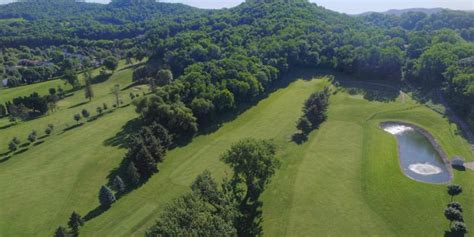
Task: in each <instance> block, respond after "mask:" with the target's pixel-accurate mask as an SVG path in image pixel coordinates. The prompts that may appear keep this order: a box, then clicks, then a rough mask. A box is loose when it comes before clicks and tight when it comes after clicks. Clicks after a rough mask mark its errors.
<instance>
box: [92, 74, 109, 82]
mask: <svg viewBox="0 0 474 237" xmlns="http://www.w3.org/2000/svg"><path fill="white" fill-rule="evenodd" d="M111 76H112V74H102V75H97V76H95V77H94V78H92V80H91V83H92V84H99V83H102V82H105V81H107V80H109V78H110V77H111Z"/></svg>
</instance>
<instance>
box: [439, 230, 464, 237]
mask: <svg viewBox="0 0 474 237" xmlns="http://www.w3.org/2000/svg"><path fill="white" fill-rule="evenodd" d="M465 235H466V234H463V233H457V232H452V231H445V232H444V237H463V236H465Z"/></svg>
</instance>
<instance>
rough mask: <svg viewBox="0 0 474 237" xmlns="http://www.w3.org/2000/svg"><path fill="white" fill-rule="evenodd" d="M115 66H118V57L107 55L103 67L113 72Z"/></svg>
mask: <svg viewBox="0 0 474 237" xmlns="http://www.w3.org/2000/svg"><path fill="white" fill-rule="evenodd" d="M117 66H118V59H117V58H116V57H113V56H109V57H107V58H105V59H104V67H105V68H107V69H108V70H110V71H112V72H113V71H115V69H117Z"/></svg>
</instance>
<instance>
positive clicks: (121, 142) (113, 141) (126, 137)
mask: <svg viewBox="0 0 474 237" xmlns="http://www.w3.org/2000/svg"><path fill="white" fill-rule="evenodd" d="M142 124H143V123H142V121H141V120H140V119H138V118H135V119H132V120H130V121H128V122H127V123H126V124H125V125H123V126H122V129H120V131H119V132H118V133H117V134H115V135H114V136H113V137H111V138H108V139H106V140H105V141H104V145H106V146H116V147H120V148H127V145H128V143H129V141H130V138H131V137H132V136H133V135H134V134H135V133H136V132H138V130H139V129H140V127H141V126H142Z"/></svg>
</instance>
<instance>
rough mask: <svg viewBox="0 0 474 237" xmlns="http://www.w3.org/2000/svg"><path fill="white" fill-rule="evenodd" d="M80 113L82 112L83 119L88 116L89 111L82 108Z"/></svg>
mask: <svg viewBox="0 0 474 237" xmlns="http://www.w3.org/2000/svg"><path fill="white" fill-rule="evenodd" d="M81 114H82V117H84V118H85V119H87V118H89V116H90V113H89V111H87V109H83V110H82V111H81Z"/></svg>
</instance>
